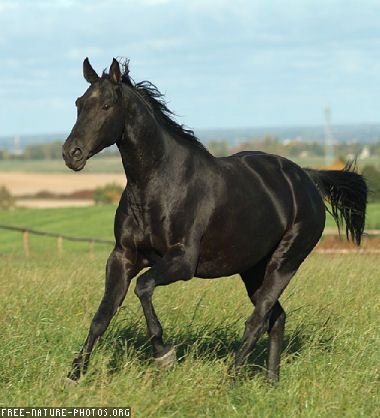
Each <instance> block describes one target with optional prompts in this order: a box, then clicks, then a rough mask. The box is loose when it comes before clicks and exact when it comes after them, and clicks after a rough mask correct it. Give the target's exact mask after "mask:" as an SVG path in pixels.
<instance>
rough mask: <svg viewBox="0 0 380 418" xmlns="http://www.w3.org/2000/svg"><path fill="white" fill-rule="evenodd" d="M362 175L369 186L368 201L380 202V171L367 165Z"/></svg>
mask: <svg viewBox="0 0 380 418" xmlns="http://www.w3.org/2000/svg"><path fill="white" fill-rule="evenodd" d="M362 174H363V176H364V178H365V179H366V181H367V184H368V190H369V193H368V201H369V202H380V170H377V169H376V168H375V167H373V166H372V165H367V166H365V167H364V169H363V171H362Z"/></svg>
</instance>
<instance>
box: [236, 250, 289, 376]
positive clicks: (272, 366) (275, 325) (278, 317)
mask: <svg viewBox="0 0 380 418" xmlns="http://www.w3.org/2000/svg"><path fill="white" fill-rule="evenodd" d="M269 258H270V257H268V258H265V259H263V260H261V261H260V262H259V263H258V264H256V265H255V266H254V267H253V268H251V269H249V270H248V271H245V272H244V273H241V274H240V275H241V278H242V279H243V282H244V284H245V287H246V289H247V293H248V296H249V298H250V299H251V301H252V303H253V304H254V305H256V295H257V291H258V290H259V289H260V287H261V285H262V284H263V280H264V275H265V270H266V267H267V264H268V261H269ZM285 319H286V315H285V311H284V310H283V308H282V306H281V305H280V302H278V301H277V302H276V303H275V305H274V306H273V308H272V310H271V312H270V314H269V320H268V321H267V323H266V324H265V327H264V329H265V330H266V331H267V332H268V334H269V343H268V355H267V376H268V379H270V380H278V379H279V370H280V357H281V350H282V342H283V338H284V331H285ZM263 332H264V331H263Z"/></svg>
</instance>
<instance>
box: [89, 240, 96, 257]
mask: <svg viewBox="0 0 380 418" xmlns="http://www.w3.org/2000/svg"><path fill="white" fill-rule="evenodd" d="M94 246H95V242H94V241H89V242H88V250H89V252H90V257H91V258H92V257H94Z"/></svg>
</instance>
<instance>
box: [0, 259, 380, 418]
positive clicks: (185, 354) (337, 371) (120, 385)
mask: <svg viewBox="0 0 380 418" xmlns="http://www.w3.org/2000/svg"><path fill="white" fill-rule="evenodd" d="M105 260H106V252H105V251H101V252H99V253H98V254H97V257H96V258H95V259H89V258H87V257H86V256H84V255H73V254H71V255H70V256H68V255H67V256H64V257H61V258H57V257H56V256H55V253H54V251H53V252H46V253H41V254H38V255H35V256H33V257H31V258H30V259H28V260H26V259H24V258H23V257H21V256H17V255H14V256H9V255H7V256H1V257H0V291H1V295H2V303H1V305H0V323H1V338H0V358H1V362H0V406H5V405H13V406H16V405H18V406H41V405H49V406H120V405H124V406H131V407H132V412H133V414H134V416H139V417H203V416H208V417H222V416H223V417H246V416H247V417H281V418H282V417H329V418H330V417H353V418H354V417H355V418H356V417H377V416H379V412H380V409H379V408H380V405H379V395H380V393H379V383H380V382H379V375H380V374H379V372H380V370H379V364H380V355H379V342H380V341H379V327H378V318H379V315H380V309H379V298H378V293H379V280H378V279H379V275H378V257H377V256H373V255H350V256H325V255H313V256H311V257H309V258H308V259H307V260H306V261H305V263H304V264H303V266H302V267H301V269H300V271H299V273H298V274H297V276H296V277H295V278H294V279H293V281H292V282H291V284H290V286H289V288H288V289H287V290H286V292H285V294H284V295H283V297H282V301H283V304H284V306H285V309H286V311H287V313H288V319H287V331H286V343H285V350H284V355H283V359H282V369H281V370H282V379H281V382H280V384H279V385H278V386H271V385H269V384H268V383H267V382H266V381H265V379H264V374H263V372H262V368H263V366H264V350H265V348H266V344H265V343H266V338H263V340H261V341H260V342H259V344H258V347H257V349H256V350H255V352H254V355H253V356H252V357H251V358H250V361H249V363H248V365H247V366H246V367H245V369H244V370H243V373H242V377H241V378H240V379H239V381H238V382H237V383H236V384H231V382H230V381H229V379H228V375H227V368H228V366H229V365H230V364H231V361H232V351H233V350H235V349H236V347H237V346H238V344H239V341H240V336H241V334H242V331H243V327H244V320H245V319H246V318H247V316H248V315H249V314H250V312H251V310H252V307H251V305H250V302H249V301H248V298H247V297H246V295H245V291H244V289H243V286H242V283H241V281H240V279H239V278H238V277H232V278H225V279H221V280H217V281H213V280H198V279H194V280H191V281H190V282H186V283H185V282H179V283H175V284H173V285H171V286H168V287H163V288H159V289H157V290H156V293H155V298H154V303H155V306H156V308H157V312H158V315H159V316H160V319H161V320H162V323H163V326H164V330H165V335H166V339H167V340H168V341H169V342H171V343H174V344H178V345H179V347H178V352H179V356H180V361H179V363H178V365H177V366H176V367H175V368H174V369H173V370H170V371H165V372H164V371H159V370H157V369H156V368H155V366H154V364H153V363H152V361H151V359H150V356H151V351H150V347H149V345H148V344H147V340H146V336H145V334H146V332H145V320H144V318H143V316H142V311H141V308H140V306H139V303H138V300H137V298H136V297H135V296H134V294H133V291H132V290H130V292H129V295H128V296H127V298H126V300H125V302H124V306H123V308H122V309H121V310H120V311H119V313H118V315H117V316H116V318H115V319H114V320H113V322H112V323H111V326H110V327H109V329H108V331H107V332H106V334H105V335H104V337H103V339H102V340H101V341H100V344H99V345H98V346H97V348H96V349H95V352H94V355H93V357H92V363H91V366H90V371H89V374H88V375H87V376H86V377H85V378H83V379H82V380H81V381H80V383H79V384H78V385H77V386H76V387H67V386H65V385H64V383H63V378H64V377H65V375H66V373H67V372H68V370H69V366H70V363H71V360H72V358H73V356H74V354H75V352H76V351H77V350H78V349H79V348H80V346H81V343H82V342H83V340H84V338H85V336H86V332H87V329H88V326H89V323H90V319H91V317H92V315H93V313H94V312H95V310H96V308H97V305H98V301H99V300H100V297H101V295H102V292H103V280H104V278H103V271H104V264H105ZM132 287H133V285H132Z"/></svg>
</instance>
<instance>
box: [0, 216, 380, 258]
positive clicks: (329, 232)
mask: <svg viewBox="0 0 380 418" xmlns="http://www.w3.org/2000/svg"><path fill="white" fill-rule="evenodd" d="M0 229H5V230H9V231H15V232H20V233H21V234H22V246H23V249H24V254H25V256H26V257H29V256H30V242H29V235H41V236H45V237H50V238H56V239H57V251H58V254H62V253H63V242H64V240H67V241H77V242H87V243H88V249H89V253H90V254H93V253H94V245H95V244H107V245H114V244H115V241H112V240H107V239H99V238H92V237H74V236H71V235H66V234H59V233H57V232H45V231H38V230H36V229H32V228H21V227H18V226H10V225H1V224H0ZM323 235H324V236H338V232H337V230H336V229H331V228H326V229H325V231H324V232H323ZM365 235H366V236H368V237H372V236H380V230H379V229H370V230H367V231H366V232H365ZM315 251H316V252H317V253H321V254H347V253H376V254H379V253H380V250H378V249H357V250H356V249H339V248H332V249H322V248H319V249H318V248H316V250H315Z"/></svg>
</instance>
